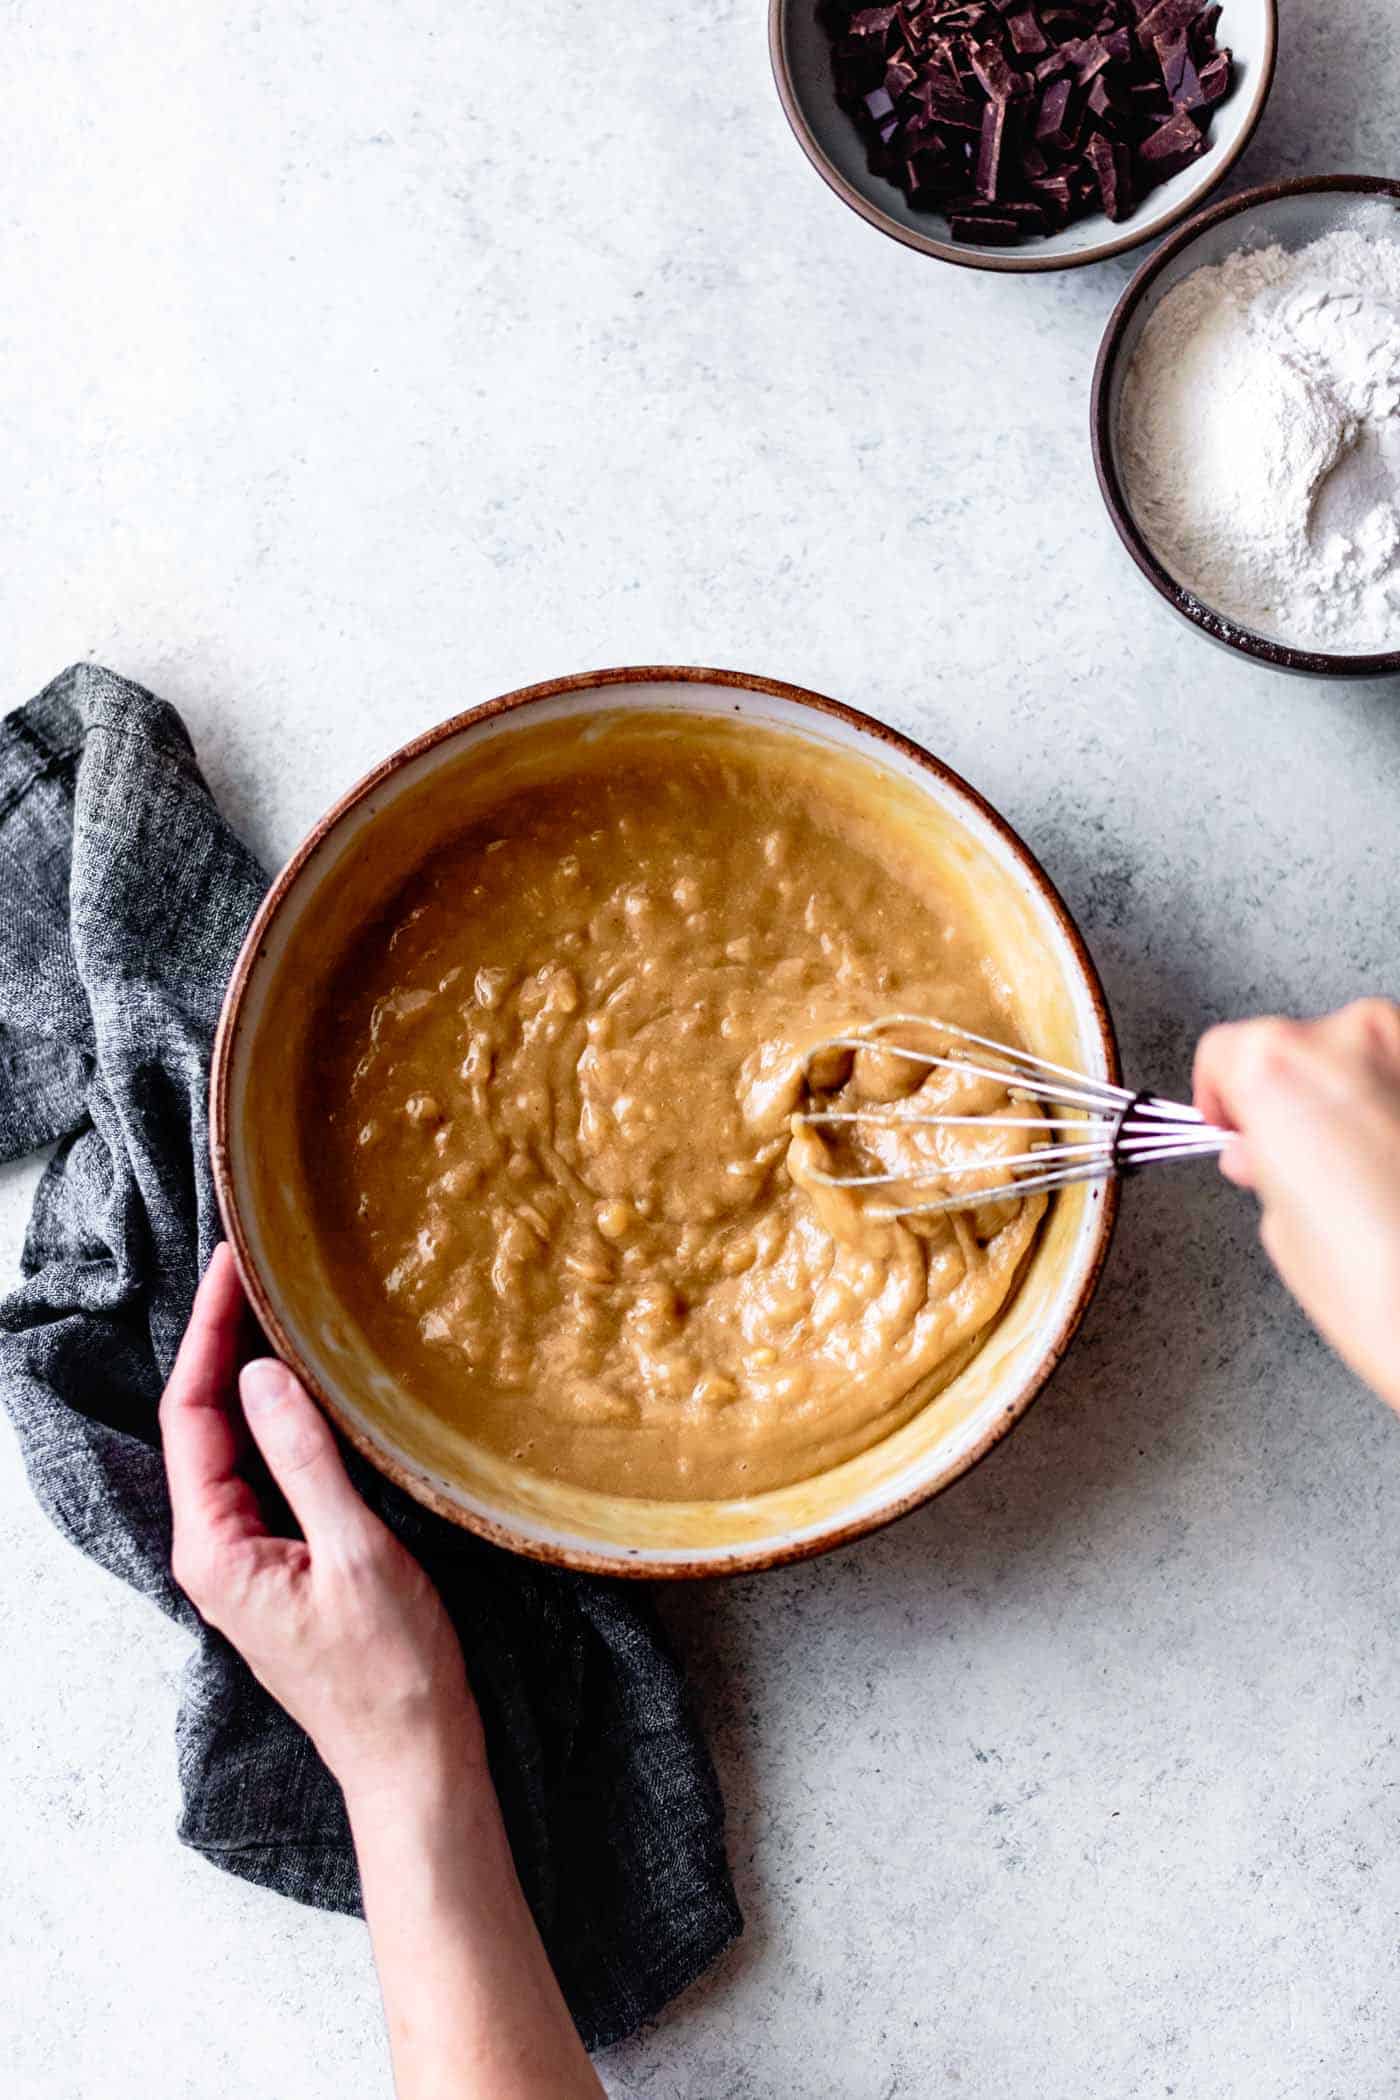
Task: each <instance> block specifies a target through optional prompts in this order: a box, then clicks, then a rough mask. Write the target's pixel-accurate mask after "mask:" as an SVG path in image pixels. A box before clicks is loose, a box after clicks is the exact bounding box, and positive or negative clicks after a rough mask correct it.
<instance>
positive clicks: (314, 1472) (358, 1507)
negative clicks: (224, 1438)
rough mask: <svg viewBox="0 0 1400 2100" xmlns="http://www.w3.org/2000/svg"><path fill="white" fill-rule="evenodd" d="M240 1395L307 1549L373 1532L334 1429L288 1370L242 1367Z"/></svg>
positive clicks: (262, 1360) (272, 1362) (267, 1362)
mask: <svg viewBox="0 0 1400 2100" xmlns="http://www.w3.org/2000/svg"><path fill="white" fill-rule="evenodd" d="M238 1391H239V1397H240V1398H241V1400H242V1402H243V1413H244V1415H245V1416H246V1418H247V1422H248V1427H249V1429H250V1430H251V1431H252V1434H253V1441H254V1443H256V1445H257V1447H258V1449H259V1451H261V1453H262V1455H263V1457H264V1458H265V1459H266V1461H267V1469H268V1471H269V1473H271V1475H272V1477H273V1479H274V1480H275V1481H276V1483H277V1485H278V1487H279V1488H280V1489H281V1490H282V1493H283V1494H284V1495H285V1496H286V1498H287V1502H288V1505H289V1507H290V1509H291V1512H292V1515H293V1516H294V1517H295V1518H296V1520H297V1522H298V1524H300V1526H301V1528H302V1532H303V1534H304V1536H305V1538H306V1542H307V1544H308V1545H309V1546H310V1547H311V1548H312V1549H313V1550H314V1549H315V1548H316V1546H318V1545H330V1544H334V1543H335V1542H336V1541H337V1540H340V1541H344V1540H346V1539H348V1538H351V1537H362V1536H363V1534H364V1532H365V1530H366V1528H372V1527H373V1526H374V1525H375V1522H376V1519H375V1518H374V1516H373V1515H372V1514H371V1512H370V1511H369V1510H368V1509H366V1507H365V1505H364V1503H363V1502H362V1501H361V1500H360V1497H359V1495H358V1494H357V1493H356V1492H355V1489H354V1487H353V1486H352V1485H351V1482H350V1476H349V1474H348V1473H347V1472H346V1470H345V1467H344V1465H343V1463H342V1461H341V1456H340V1453H339V1451H338V1450H337V1449H336V1444H335V1438H334V1437H333V1436H332V1434H331V1430H330V1424H329V1423H328V1422H327V1421H326V1418H325V1416H324V1415H323V1414H322V1413H321V1411H320V1409H319V1408H318V1407H317V1405H316V1403H315V1401H314V1400H313V1399H312V1398H311V1395H310V1394H309V1393H308V1392H307V1390H306V1388H305V1386H304V1385H302V1384H301V1382H300V1380H299V1379H297V1378H294V1377H293V1375H292V1373H291V1372H290V1371H289V1370H288V1369H287V1367H286V1365H285V1364H282V1363H278V1361H277V1359H276V1358H275V1357H270V1356H263V1357H258V1358H256V1359H255V1361H254V1362H252V1363H250V1364H245V1365H244V1367H243V1374H242V1376H241V1378H240V1379H239V1381H238Z"/></svg>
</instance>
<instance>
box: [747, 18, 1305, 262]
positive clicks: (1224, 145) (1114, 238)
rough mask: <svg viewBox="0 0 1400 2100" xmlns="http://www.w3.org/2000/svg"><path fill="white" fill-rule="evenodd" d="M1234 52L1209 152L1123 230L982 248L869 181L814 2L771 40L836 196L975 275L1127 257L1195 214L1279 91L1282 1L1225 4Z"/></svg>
mask: <svg viewBox="0 0 1400 2100" xmlns="http://www.w3.org/2000/svg"><path fill="white" fill-rule="evenodd" d="M1218 34H1219V37H1220V41H1221V43H1222V44H1228V45H1229V47H1230V49H1231V50H1232V51H1233V53H1234V55H1235V66H1236V81H1235V89H1234V93H1233V94H1232V95H1231V96H1230V98H1229V100H1228V101H1227V102H1224V103H1222V104H1221V105H1220V107H1219V108H1218V109H1217V110H1216V112H1215V120H1214V122H1213V124H1212V125H1211V132H1210V146H1209V148H1208V150H1207V151H1206V152H1205V153H1204V154H1203V155H1202V157H1201V158H1200V160H1198V161H1196V162H1194V163H1193V165H1192V166H1191V167H1189V168H1183V170H1182V171H1181V173H1180V174H1179V175H1174V176H1173V177H1172V178H1171V180H1170V182H1164V183H1163V184H1162V186H1161V188H1160V189H1156V190H1153V191H1152V192H1151V194H1150V195H1149V196H1148V197H1146V198H1144V200H1143V202H1142V203H1141V204H1140V205H1139V206H1138V208H1137V210H1136V211H1135V212H1134V213H1133V215H1132V217H1131V218H1128V219H1124V220H1121V221H1120V222H1119V223H1118V224H1114V222H1113V221H1112V220H1110V219H1107V218H1105V217H1104V216H1103V215H1102V213H1097V214H1095V215H1094V216H1093V217H1091V218H1087V219H1076V220H1075V222H1074V224H1073V225H1072V226H1066V227H1065V228H1064V230H1063V231H1062V232H1060V233H1053V234H1049V235H1047V236H1046V237H1045V238H1044V239H1043V240H1030V241H1026V242H1024V243H1023V244H1022V245H1021V246H1020V247H1017V248H985V247H979V246H978V245H977V243H975V242H972V241H955V240H954V239H953V238H952V235H951V234H950V233H949V231H948V222H947V220H946V219H945V218H944V217H943V216H942V214H941V213H938V212H924V211H915V210H913V209H912V207H911V206H910V205H909V203H908V202H907V201H906V199H905V196H904V193H903V191H902V190H899V189H896V187H895V185H894V184H893V183H892V182H886V181H885V180H884V179H883V177H881V176H878V175H872V174H871V172H870V170H869V168H868V167H867V166H866V164H865V145H864V141H863V140H862V139H861V136H860V134H859V133H858V131H857V130H856V127H855V124H854V122H853V121H852V119H851V118H850V117H849V116H848V115H847V113H846V111H845V110H844V109H842V107H841V105H840V104H839V103H838V101H837V100H836V89H835V85H834V83H833V80H832V75H831V46H830V42H829V39H828V37H827V33H826V30H825V29H824V28H823V26H822V23H821V21H820V19H819V17H818V13H817V0H769V14H768V43H769V50H770V52H771V54H772V59H773V76H774V79H775V80H776V81H777V84H778V94H779V96H780V97H781V99H782V104H783V108H784V110H785V111H786V112H787V118H788V122H789V123H790V124H791V126H792V128H793V131H794V132H795V133H796V135H797V140H798V143H799V145H800V146H801V147H802V150H803V152H804V153H805V154H806V156H807V158H808V160H810V161H811V163H812V166H813V167H814V168H815V169H816V171H817V173H818V174H819V175H820V176H822V178H823V179H824V180H825V181H826V182H827V183H829V184H830V186H831V188H832V189H833V190H835V192H836V194H837V196H838V197H840V198H842V199H843V200H844V202H845V203H847V204H849V205H850V207H851V209H852V211H857V212H859V213H860V215H861V217H862V218H863V219H865V220H868V222H869V223H870V225H872V226H877V227H878V228H879V229H880V231H881V233H887V234H889V235H890V236H891V238H892V239H894V240H896V241H903V242H904V244H905V246H906V247H909V248H917V249H918V250H919V251H920V253H921V254H923V255H934V256H937V257H938V259H939V261H940V262H950V263H961V264H963V265H964V266H965V267H966V268H968V269H972V270H1006V271H1012V272H1015V271H1028V270H1073V269H1075V268H1077V267H1078V266H1079V265H1080V264H1082V263H1094V262H1104V261H1105V260H1106V259H1107V258H1108V257H1109V256H1110V255H1124V254H1126V253H1127V251H1128V250H1129V249H1130V248H1136V247H1139V246H1140V245H1141V243H1142V242H1143V241H1151V240H1156V239H1157V238H1158V236H1159V235H1161V234H1164V233H1165V232H1166V231H1167V229H1168V227H1170V226H1175V225H1176V224H1177V222H1178V220H1181V219H1184V218H1185V217H1186V216H1187V214H1188V213H1190V212H1193V211H1196V210H1197V209H1198V208H1199V207H1200V205H1201V204H1202V203H1203V202H1204V200H1205V199H1206V197H1208V196H1209V195H1210V192H1211V191H1212V190H1213V189H1214V188H1215V186H1216V184H1217V183H1218V182H1220V181H1221V180H1222V178H1223V177H1224V176H1225V175H1226V174H1227V173H1228V171H1229V170H1230V169H1231V168H1232V167H1233V166H1234V164H1235V162H1236V161H1237V160H1238V159H1239V157H1240V155H1241V154H1242V153H1243V151H1244V149H1245V147H1246V146H1247V145H1248V144H1249V141H1250V139H1251V138H1252V137H1253V135H1254V131H1255V128H1256V126H1257V125H1258V122H1259V119H1260V117H1261V116H1262V115H1263V114H1264V104H1265V103H1266V102H1267V100H1268V98H1269V89H1270V88H1271V87H1272V85H1273V78H1274V64H1275V59H1276V56H1277V51H1278V5H1277V0H1224V12H1223V14H1222V15H1221V18H1220V29H1219V31H1218Z"/></svg>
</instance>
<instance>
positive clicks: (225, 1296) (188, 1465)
mask: <svg viewBox="0 0 1400 2100" xmlns="http://www.w3.org/2000/svg"><path fill="white" fill-rule="evenodd" d="M243 1312H244V1301H243V1287H242V1285H241V1284H240V1282H239V1280H238V1271H237V1269H236V1268H235V1266H234V1261H233V1256H232V1254H231V1252H230V1251H229V1249H228V1248H227V1247H226V1246H218V1247H216V1248H215V1249H214V1254H213V1258H212V1260H211V1261H210V1263H209V1267H208V1268H207V1269H206V1271H205V1273H204V1280H203V1282H202V1283H201V1284H200V1286H199V1289H198V1291H197V1292H196V1294H195V1301H194V1310H193V1311H192V1312H191V1314H190V1324H189V1326H188V1327H187V1328H186V1330H185V1338H184V1340H183V1341H182V1342H181V1344H180V1350H179V1354H178V1355H177V1356H176V1358H175V1365H174V1369H173V1370H172V1371H171V1373H170V1378H169V1382H168V1383H167V1385H166V1388H165V1392H164V1394H163V1395H162V1398H161V1403H160V1431H161V1443H162V1446H163V1448H164V1452H165V1477H166V1480H167V1481H168V1483H169V1487H170V1506H171V1510H172V1513H173V1516H174V1523H175V1536H176V1539H177V1541H179V1542H180V1543H181V1545H182V1546H188V1545H190V1544H194V1545H196V1546H199V1545H203V1544H206V1543H208V1542H210V1541H212V1540H214V1539H216V1538H227V1537H236V1536H244V1537H246V1536H249V1535H252V1534H256V1533H259V1532H261V1531H263V1530H264V1528H265V1527H264V1525H263V1522H262V1518H261V1515H260V1513H259V1510H258V1503H257V1497H256V1496H255V1495H254V1493H253V1491H252V1489H251V1488H250V1487H249V1485H248V1483H247V1481H246V1480H244V1479H243V1478H242V1476H241V1474H240V1473H239V1471H238V1457H239V1445H240V1437H239V1431H238V1424H237V1422H236V1419H235V1417H234V1414H233V1386H234V1374H235V1372H236V1370H237V1368H238V1343H239V1336H240V1333H241V1330H242V1324H243Z"/></svg>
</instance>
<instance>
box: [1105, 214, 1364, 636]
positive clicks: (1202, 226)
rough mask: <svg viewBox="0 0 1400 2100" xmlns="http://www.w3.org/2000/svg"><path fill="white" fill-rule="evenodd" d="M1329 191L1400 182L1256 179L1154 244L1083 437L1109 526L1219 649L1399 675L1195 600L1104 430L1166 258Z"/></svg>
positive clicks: (1120, 315)
mask: <svg viewBox="0 0 1400 2100" xmlns="http://www.w3.org/2000/svg"><path fill="white" fill-rule="evenodd" d="M1337 194H1350V195H1352V196H1362V197H1390V198H1393V199H1394V200H1395V201H1396V203H1400V182H1397V181H1394V180H1392V179H1391V177H1389V176H1388V175H1299V176H1294V177H1293V178H1292V179H1291V180H1289V181H1287V182H1262V183H1260V184H1258V185H1257V187H1256V188H1254V189H1252V190H1241V191H1240V193H1239V195H1238V196H1237V197H1226V198H1225V199H1224V201H1223V202H1222V203H1220V204H1212V205H1208V206H1207V208H1206V209H1205V210H1204V211H1201V212H1197V213H1196V215H1195V216H1194V218H1190V219H1188V220H1187V222H1186V224H1185V225H1184V226H1179V227H1178V228H1177V230H1176V232H1175V233H1174V234H1173V235H1172V236H1171V238H1170V240H1167V241H1164V242H1163V243H1162V246H1161V247H1160V248H1158V249H1156V250H1154V252H1153V253H1152V254H1151V255H1149V256H1148V258H1147V260H1146V262H1145V263H1143V264H1142V265H1141V266H1140V268H1139V269H1138V270H1137V271H1136V272H1135V273H1134V275H1133V276H1132V277H1130V278H1129V280H1128V284H1127V288H1126V290H1125V291H1124V293H1123V296H1122V298H1121V299H1120V300H1119V301H1118V304H1117V305H1116V306H1115V307H1114V309H1113V312H1112V314H1111V316H1110V318H1109V323H1108V327H1107V328H1106V329H1105V330H1104V338H1103V341H1102V343H1101V344H1100V345H1099V355H1098V361H1097V363H1096V364H1095V366H1094V383H1093V386H1092V388H1091V390H1090V397H1089V404H1090V405H1089V420H1090V438H1091V441H1092V444H1093V448H1094V472H1095V473H1096V474H1097V476H1098V481H1099V489H1100V492H1101V493H1102V496H1103V500H1104V503H1105V504H1106V506H1107V509H1108V514H1109V516H1110V518H1112V520H1113V526H1114V530H1115V531H1116V532H1117V534H1118V537H1119V539H1120V540H1121V541H1122V542H1123V545H1124V546H1125V547H1126V548H1127V550H1128V552H1129V554H1131V556H1132V557H1133V560H1134V561H1135V562H1136V563H1137V565H1138V567H1139V569H1141V571H1142V573H1143V575H1144V576H1145V577H1146V578H1147V580H1148V582H1149V583H1150V584H1151V585H1152V587H1153V589H1154V590H1155V591H1157V592H1158V594H1159V595H1160V596H1161V597H1163V598H1165V599H1166V601H1167V603H1168V605H1170V606H1171V608H1172V610H1173V611H1174V612H1177V613H1179V614H1180V615H1181V617H1182V619H1183V620H1189V621H1190V623H1191V625H1192V626H1193V627H1195V628H1197V629H1199V631H1200V632H1201V633H1202V634H1204V635H1207V636H1208V637H1209V639H1210V640H1211V641H1213V642H1218V643H1219V644H1220V645H1221V647H1222V648H1225V649H1233V650H1234V651H1235V653H1236V654H1237V655H1239V656H1246V657H1250V658H1252V659H1253V660H1254V661H1255V662H1256V663H1261V664H1268V665H1269V666H1270V667H1271V668H1272V669H1273V670H1276V671H1303V672H1307V673H1309V674H1310V675H1311V676H1313V677H1316V678H1393V677H1395V676H1396V675H1397V674H1400V649H1385V650H1380V651H1377V652H1373V653H1371V654H1368V655H1364V656H1343V655H1340V654H1334V653H1332V652H1331V651H1325V650H1317V649H1292V648H1290V647H1289V646H1288V644H1287V643H1286V642H1271V641H1270V640H1269V638H1268V636H1267V635H1262V634H1255V633H1253V632H1252V631H1251V630H1250V629H1248V628H1246V627H1241V626H1239V625H1238V624H1237V623H1236V622H1235V621H1234V620H1231V619H1230V618H1228V616H1227V615H1226V614H1224V613H1218V612H1216V611H1214V610H1213V608H1212V607H1210V606H1209V605H1205V604H1203V603H1202V602H1201V600H1200V599H1199V598H1197V597H1196V596H1195V595H1194V594H1193V593H1192V592H1191V591H1188V590H1187V589H1185V587H1184V586H1183V585H1181V584H1179V583H1178V582H1177V581H1176V580H1175V578H1174V577H1173V576H1172V575H1171V573H1170V571H1169V570H1167V569H1166V568H1164V566H1163V565H1162V563H1161V562H1160V561H1159V560H1158V559H1157V556H1156V555H1155V554H1154V553H1153V551H1152V549H1151V547H1149V545H1148V544H1147V541H1146V539H1145V538H1144V536H1143V533H1142V530H1141V528H1140V527H1139V525H1138V523H1137V520H1136V519H1135V518H1134V516H1133V513H1132V510H1131V508H1130V507H1129V503H1128V498H1127V495H1126V493H1125V491H1124V488H1123V484H1122V482H1121V481H1120V480H1119V478H1118V464H1117V461H1116V459H1115V458H1114V446H1113V434H1112V432H1111V431H1110V429H1109V415H1108V397H1109V393H1110V391H1111V388H1112V383H1113V375H1114V373H1115V371H1116V370H1117V367H1118V358H1119V354H1120V352H1121V350H1122V347H1123V338H1124V336H1125V335H1126V334H1127V331H1128V324H1129V322H1130V321H1131V320H1132V318H1133V315H1134V314H1135V313H1136V312H1137V310H1138V307H1139V306H1140V305H1141V304H1142V301H1143V298H1144V296H1145V295H1146V293H1147V292H1148V291H1149V290H1150V289H1151V287H1152V285H1153V284H1155V282H1156V280H1157V278H1158V276H1159V275H1160V273H1161V272H1162V271H1163V270H1164V269H1165V268H1166V266H1167V264H1168V263H1169V262H1171V261H1173V260H1174V258H1175V257H1176V256H1178V255H1180V254H1181V253H1182V251H1183V250H1184V249H1186V248H1189V247H1190V246H1191V244H1192V242H1193V241H1194V240H1196V239H1197V238H1198V236H1199V235H1201V234H1203V233H1207V232H1209V231H1210V229H1211V228H1212V227H1213V226H1220V225H1222V224H1223V223H1224V222H1225V221H1226V220H1227V219H1233V218H1237V217H1238V216H1239V215H1240V214H1241V213H1242V212H1246V211H1251V210H1253V208H1254V207H1255V206H1256V205H1259V204H1276V203H1277V202H1278V200H1279V199H1280V198H1281V197H1305V196H1328V195H1337Z"/></svg>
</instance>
